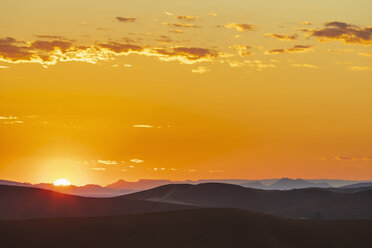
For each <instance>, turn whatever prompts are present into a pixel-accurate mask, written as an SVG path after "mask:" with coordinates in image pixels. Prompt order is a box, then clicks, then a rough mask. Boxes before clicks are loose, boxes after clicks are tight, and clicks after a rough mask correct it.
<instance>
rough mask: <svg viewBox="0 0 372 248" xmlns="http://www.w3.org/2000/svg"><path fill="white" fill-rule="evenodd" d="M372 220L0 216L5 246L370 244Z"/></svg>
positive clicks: (202, 214) (224, 214) (190, 214)
mask: <svg viewBox="0 0 372 248" xmlns="http://www.w3.org/2000/svg"><path fill="white" fill-rule="evenodd" d="M371 226H372V221H309V220H308V221H305V220H292V219H282V218H278V217H274V216H270V215H264V214H258V213H253V212H248V211H243V210H236V209H200V210H186V211H175V212H167V213H151V214H140V215H126V216H114V217H89V218H62V219H43V220H24V221H0V240H1V245H2V247H12V248H19V247H22V248H23V247H38V248H44V247H54V248H66V247H69V248H75V247H79V248H81V247H89V248H96V247H97V248H102V247H131V248H144V247H148V248H151V247H154V248H158V247H161V248H222V247H223V248H230V247H255V248H299V247H301V248H314V247H317V248H350V247H358V248H367V247H372V236H371V235H370V232H371Z"/></svg>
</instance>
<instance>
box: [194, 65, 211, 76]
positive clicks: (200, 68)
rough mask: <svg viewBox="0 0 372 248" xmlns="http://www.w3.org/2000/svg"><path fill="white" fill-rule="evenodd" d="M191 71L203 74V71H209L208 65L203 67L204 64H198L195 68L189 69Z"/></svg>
mask: <svg viewBox="0 0 372 248" xmlns="http://www.w3.org/2000/svg"><path fill="white" fill-rule="evenodd" d="M191 71H192V72H193V73H197V74H203V73H206V72H209V71H210V70H209V68H208V67H205V66H199V67H198V68H196V69H192V70H191Z"/></svg>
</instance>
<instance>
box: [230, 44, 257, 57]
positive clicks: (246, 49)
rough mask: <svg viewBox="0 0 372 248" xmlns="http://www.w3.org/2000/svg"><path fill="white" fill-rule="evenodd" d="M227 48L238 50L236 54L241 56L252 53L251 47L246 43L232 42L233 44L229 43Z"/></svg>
mask: <svg viewBox="0 0 372 248" xmlns="http://www.w3.org/2000/svg"><path fill="white" fill-rule="evenodd" d="M229 48H230V49H232V50H236V51H238V54H239V55H240V56H241V57H245V56H249V55H252V52H251V51H250V49H251V47H250V46H247V45H238V44H234V45H231V46H230V47H229Z"/></svg>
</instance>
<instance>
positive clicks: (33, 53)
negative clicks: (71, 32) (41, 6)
mask: <svg viewBox="0 0 372 248" xmlns="http://www.w3.org/2000/svg"><path fill="white" fill-rule="evenodd" d="M130 54H137V55H143V56H150V57H157V58H159V59H160V60H161V61H178V62H180V63H184V64H193V63H197V62H201V61H211V60H212V59H214V58H217V57H218V56H219V55H220V54H219V53H218V52H217V51H216V50H214V49H208V48H200V47H184V46H175V47H169V48H157V47H149V46H140V45H136V44H130V43H119V42H108V43H99V44H96V45H85V46H84V45H74V44H72V43H71V42H66V41H59V40H52V41H40V40H37V41H32V42H25V41H17V40H16V39H14V38H4V39H0V61H3V62H7V63H39V64H43V65H53V64H56V63H57V62H63V61H80V62H86V63H92V64H95V63H97V62H98V61H107V60H112V59H113V58H114V56H126V55H130Z"/></svg>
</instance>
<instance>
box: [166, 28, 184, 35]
mask: <svg viewBox="0 0 372 248" xmlns="http://www.w3.org/2000/svg"><path fill="white" fill-rule="evenodd" d="M169 33H174V34H183V31H182V30H177V29H175V30H170V31H169Z"/></svg>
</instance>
